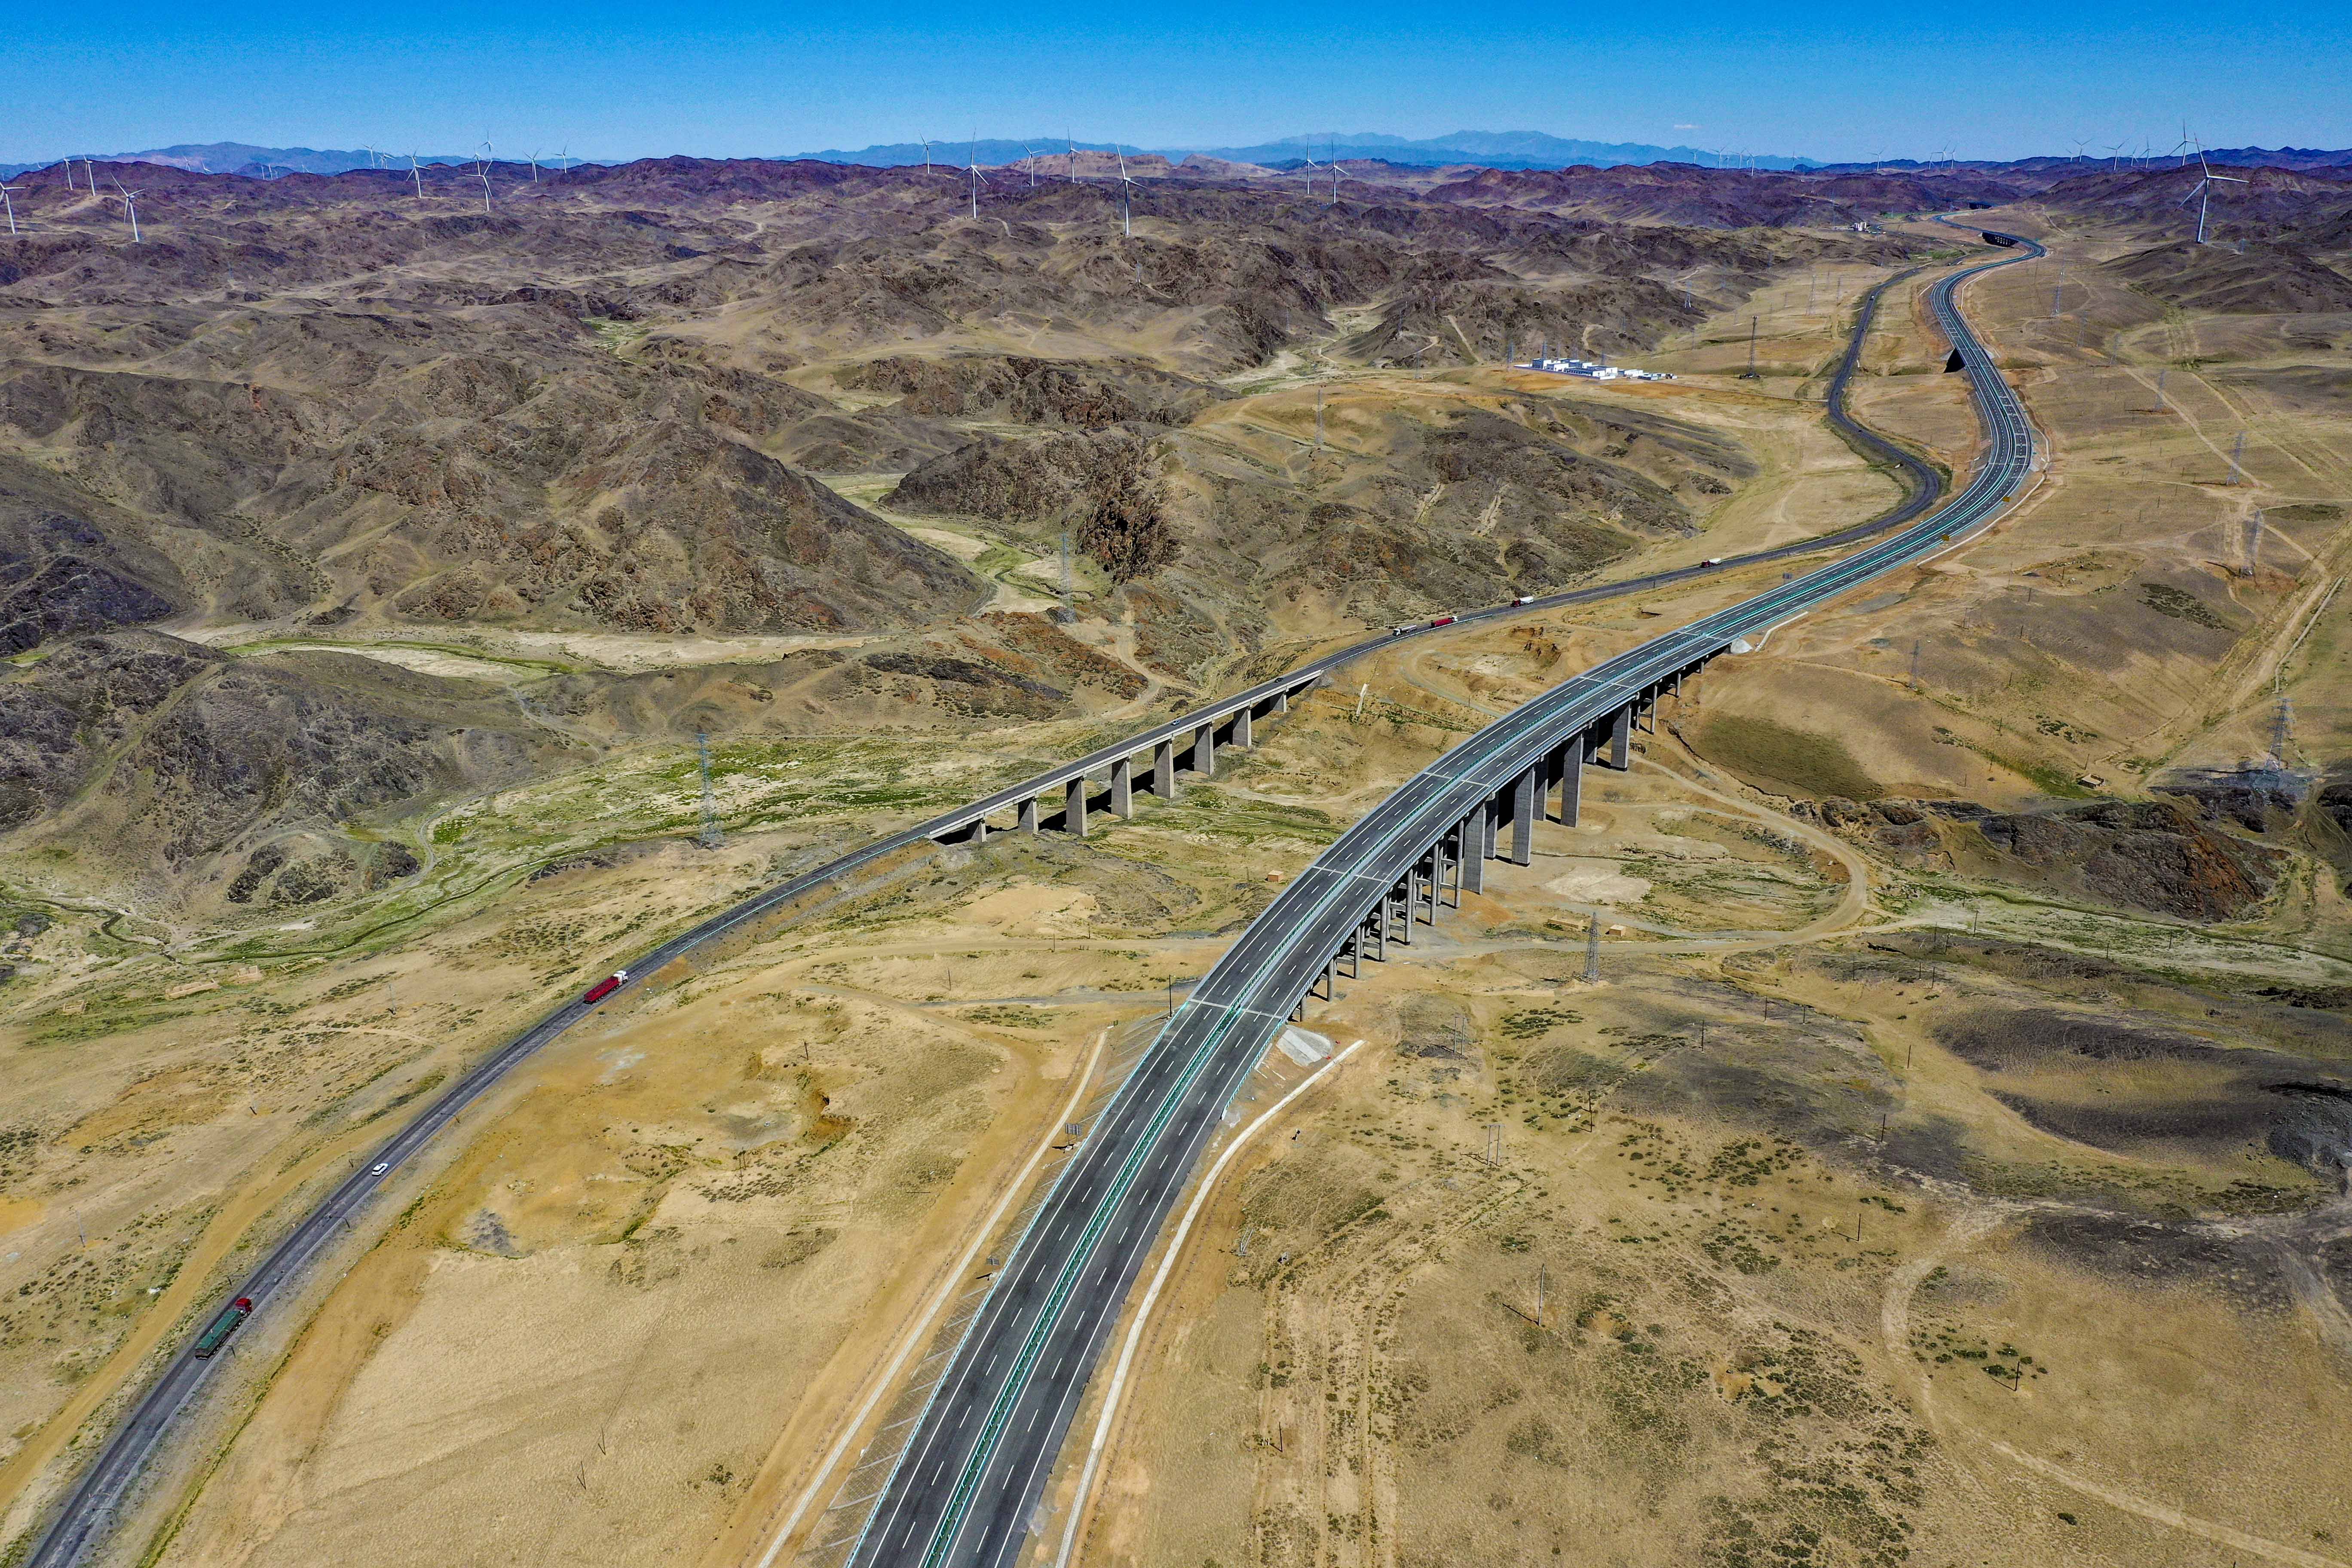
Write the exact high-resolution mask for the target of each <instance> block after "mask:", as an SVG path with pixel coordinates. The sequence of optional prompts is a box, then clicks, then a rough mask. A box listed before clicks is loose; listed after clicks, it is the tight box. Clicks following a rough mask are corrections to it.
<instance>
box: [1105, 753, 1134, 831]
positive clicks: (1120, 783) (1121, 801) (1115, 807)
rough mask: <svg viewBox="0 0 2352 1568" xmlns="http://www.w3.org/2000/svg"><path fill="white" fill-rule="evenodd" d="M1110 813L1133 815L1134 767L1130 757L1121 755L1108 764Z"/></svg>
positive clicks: (1114, 814)
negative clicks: (1115, 760)
mask: <svg viewBox="0 0 2352 1568" xmlns="http://www.w3.org/2000/svg"><path fill="white" fill-rule="evenodd" d="M1110 814H1111V815H1112V816H1134V815H1135V769H1134V763H1133V760H1132V759H1131V758H1128V757H1121V758H1119V760H1118V761H1117V762H1115V763H1111V765H1110Z"/></svg>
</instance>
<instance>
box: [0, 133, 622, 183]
mask: <svg viewBox="0 0 2352 1568" xmlns="http://www.w3.org/2000/svg"><path fill="white" fill-rule="evenodd" d="M74 156H75V157H76V158H77V159H79V158H80V157H81V156H82V154H80V153H76V154H74ZM506 157H507V159H509V160H511V159H512V158H513V154H512V153H509V154H506ZM89 158H90V159H91V161H92V162H94V163H164V164H168V165H170V166H171V167H173V168H174V169H187V170H190V171H192V172H194V173H196V174H246V175H249V176H251V177H253V178H255V179H275V178H277V177H278V175H280V174H344V173H347V172H348V171H350V170H352V169H367V168H375V167H379V166H382V167H397V168H403V169H405V168H406V167H408V154H407V153H383V152H373V153H372V152H370V151H368V150H367V149H366V148H364V147H357V148H349V149H339V148H332V147H329V148H319V147H256V146H254V145H253V144H252V143H250V142H181V143H180V144H178V145H177V146H173V147H150V148H148V149H147V150H146V151H145V152H143V153H90V154H89ZM416 161H417V162H418V163H423V164H425V165H427V166H428V167H429V166H431V165H433V164H436V163H472V162H473V161H474V158H473V154H472V153H417V154H416ZM580 161H582V162H584V161H585V160H580ZM58 162H60V160H58V159H56V158H45V159H42V160H41V161H40V162H38V163H0V179H14V178H15V177H16V175H18V174H23V173H25V172H26V170H28V169H47V168H49V167H51V166H52V165H54V164H56V163H58Z"/></svg>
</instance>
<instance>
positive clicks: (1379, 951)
mask: <svg viewBox="0 0 2352 1568" xmlns="http://www.w3.org/2000/svg"><path fill="white" fill-rule="evenodd" d="M1372 956H1373V957H1374V958H1377V959H1379V960H1380V961H1381V963H1387V962H1388V961H1389V898H1388V895H1387V894H1386V893H1382V894H1381V910H1380V913H1378V914H1376V915H1374V916H1373V917H1372Z"/></svg>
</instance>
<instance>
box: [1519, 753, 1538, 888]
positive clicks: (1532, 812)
mask: <svg viewBox="0 0 2352 1568" xmlns="http://www.w3.org/2000/svg"><path fill="white" fill-rule="evenodd" d="M1542 771H1543V764H1542V763H1537V764H1536V765H1535V766H1534V767H1531V768H1529V769H1528V771H1527V772H1526V773H1521V774H1520V775H1519V776H1518V781H1517V783H1515V784H1512V785H1511V864H1512V865H1514V866H1529V865H1533V864H1534V863H1535V855H1536V787H1537V784H1538V778H1537V775H1538V773H1541V772H1542Z"/></svg>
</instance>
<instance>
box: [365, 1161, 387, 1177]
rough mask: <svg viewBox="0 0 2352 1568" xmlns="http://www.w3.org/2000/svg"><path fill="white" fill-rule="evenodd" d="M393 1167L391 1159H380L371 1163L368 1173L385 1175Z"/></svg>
mask: <svg viewBox="0 0 2352 1568" xmlns="http://www.w3.org/2000/svg"><path fill="white" fill-rule="evenodd" d="M391 1169H392V1162H391V1161H389V1160H378V1161H377V1162H376V1163H374V1164H373V1165H370V1166H369V1167H368V1174H369V1175H371V1176H381V1175H383V1173H385V1172H386V1171H389V1170H391Z"/></svg>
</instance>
